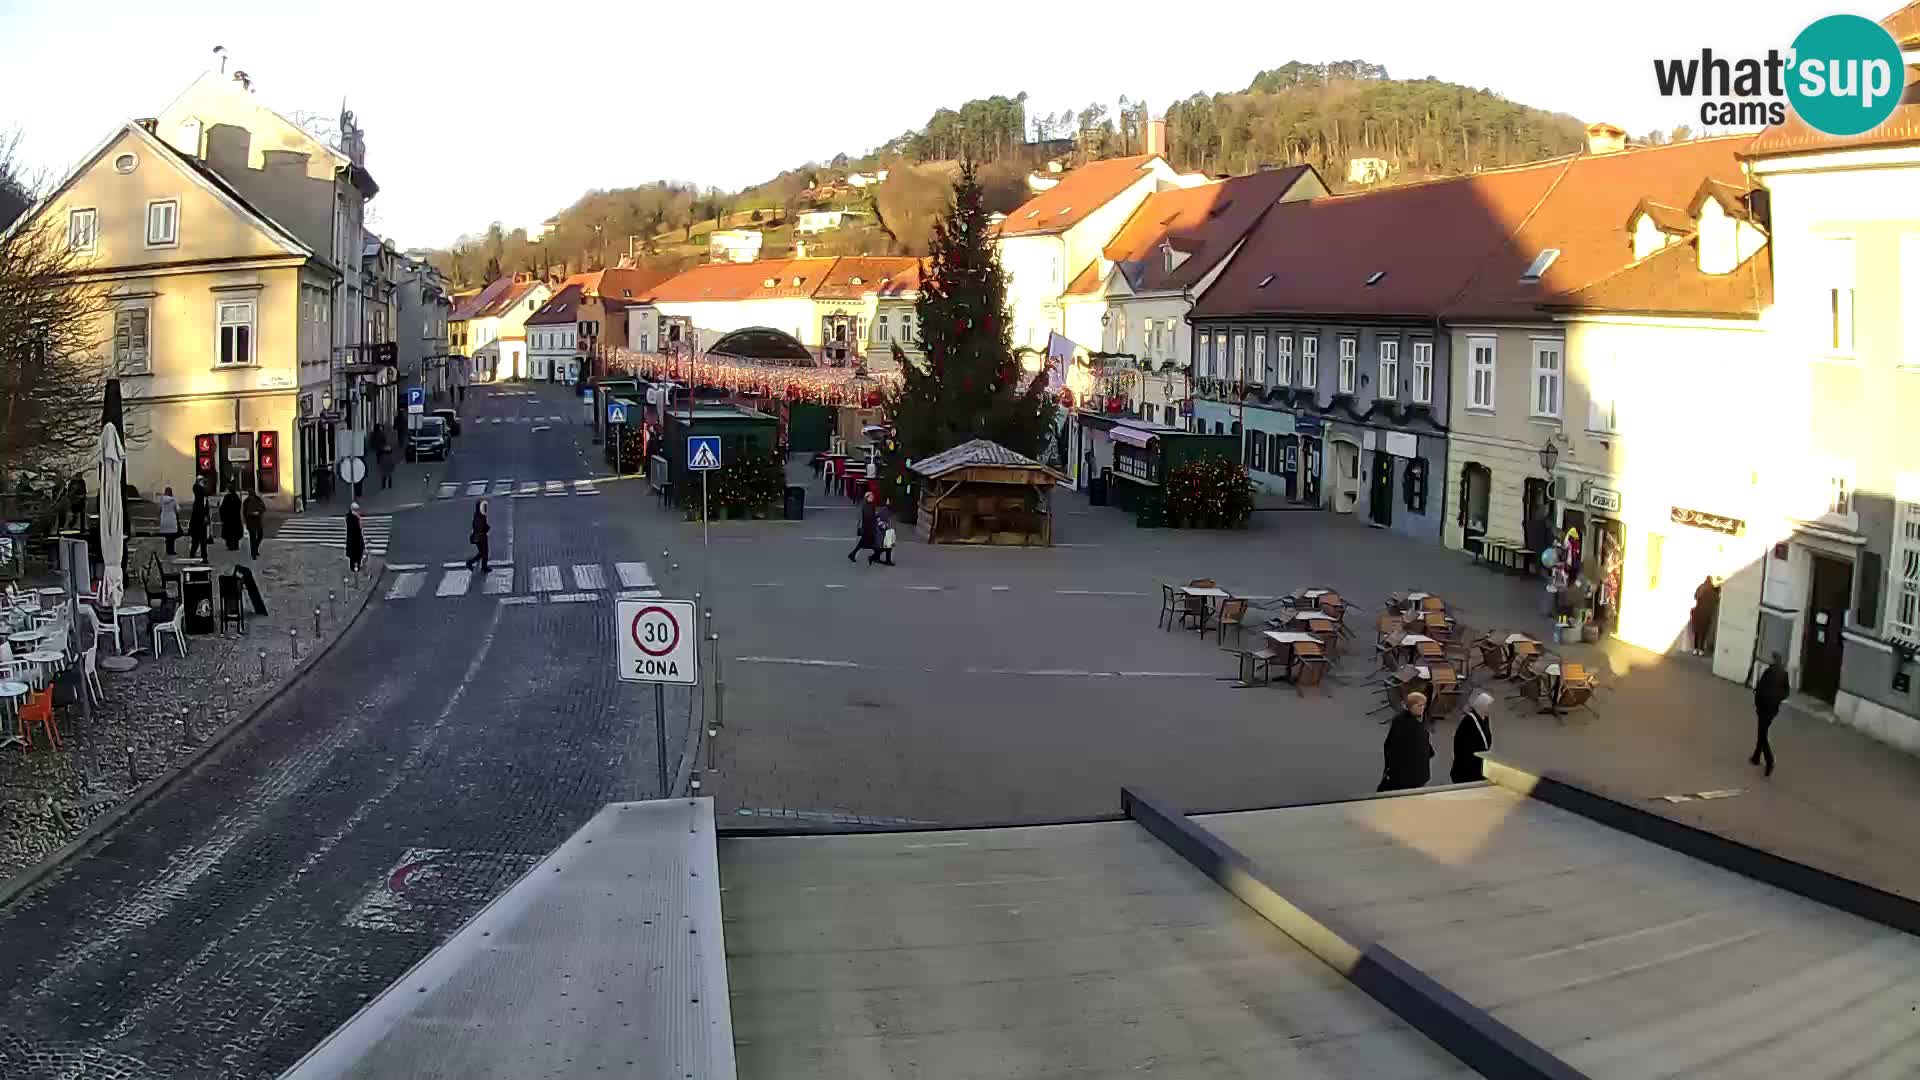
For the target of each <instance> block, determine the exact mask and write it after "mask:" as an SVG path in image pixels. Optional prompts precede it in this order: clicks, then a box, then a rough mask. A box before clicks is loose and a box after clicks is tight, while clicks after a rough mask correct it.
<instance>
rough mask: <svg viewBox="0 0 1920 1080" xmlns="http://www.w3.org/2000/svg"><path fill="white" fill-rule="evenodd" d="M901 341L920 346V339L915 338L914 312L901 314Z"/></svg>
mask: <svg viewBox="0 0 1920 1080" xmlns="http://www.w3.org/2000/svg"><path fill="white" fill-rule="evenodd" d="M900 340H901V341H904V342H907V343H909V344H918V343H919V340H920V339H919V338H916V337H914V336H913V312H911V311H903V312H901V313H900Z"/></svg>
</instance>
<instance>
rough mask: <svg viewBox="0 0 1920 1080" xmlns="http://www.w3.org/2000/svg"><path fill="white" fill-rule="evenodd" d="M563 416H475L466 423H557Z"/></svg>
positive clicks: (563, 418)
mask: <svg viewBox="0 0 1920 1080" xmlns="http://www.w3.org/2000/svg"><path fill="white" fill-rule="evenodd" d="M565 420H566V417H564V416H476V417H474V418H473V419H472V420H470V421H468V423H473V424H559V423H563V422H565Z"/></svg>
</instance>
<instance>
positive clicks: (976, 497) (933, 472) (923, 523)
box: [911, 439, 1065, 547]
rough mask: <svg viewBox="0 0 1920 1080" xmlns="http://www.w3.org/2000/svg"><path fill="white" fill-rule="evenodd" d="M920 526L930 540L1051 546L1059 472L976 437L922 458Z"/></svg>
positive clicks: (916, 470)
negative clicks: (1053, 506)
mask: <svg viewBox="0 0 1920 1080" xmlns="http://www.w3.org/2000/svg"><path fill="white" fill-rule="evenodd" d="M911 468H912V471H913V472H914V473H915V474H916V475H917V476H919V477H921V478H922V480H923V481H924V483H922V484H921V485H920V502H919V511H920V513H919V518H918V521H917V522H916V523H915V526H914V527H915V529H916V531H918V532H919V534H920V537H921V538H922V539H924V540H926V541H927V542H928V543H930V544H1001V545H1008V546H1014V547H1023V546H1025V547H1050V546H1052V544H1053V512H1052V497H1053V488H1054V484H1055V483H1056V482H1058V481H1060V480H1063V479H1065V477H1063V476H1061V475H1060V474H1059V473H1057V472H1055V471H1054V470H1052V469H1049V468H1047V467H1046V466H1045V465H1042V464H1040V463H1039V462H1037V461H1035V460H1033V459H1032V458H1030V457H1027V456H1026V455H1024V454H1017V453H1014V452H1013V451H1012V450H1009V449H1007V448H1006V447H1004V446H1001V445H1000V444H998V443H993V442H988V441H987V440H985V439H974V440H973V441H971V442H964V443H961V444H960V445H959V446H956V447H954V448H953V449H951V450H946V451H942V452H941V453H938V454H935V455H933V456H932V457H930V458H926V459H924V460H922V461H916V462H914V463H913V465H912V466H911Z"/></svg>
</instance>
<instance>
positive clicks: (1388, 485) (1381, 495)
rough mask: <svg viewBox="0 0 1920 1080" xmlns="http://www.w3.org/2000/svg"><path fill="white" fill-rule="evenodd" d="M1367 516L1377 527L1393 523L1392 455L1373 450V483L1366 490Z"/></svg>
mask: <svg viewBox="0 0 1920 1080" xmlns="http://www.w3.org/2000/svg"><path fill="white" fill-rule="evenodd" d="M1367 517H1368V519H1369V520H1370V521H1372V522H1373V524H1374V525H1376V526H1378V527H1379V528H1382V529H1384V528H1386V527H1387V526H1389V525H1391V524H1393V455H1392V454H1389V453H1387V452H1386V451H1384V450H1375V451H1374V452H1373V484H1372V486H1371V488H1370V490H1369V491H1368V492H1367Z"/></svg>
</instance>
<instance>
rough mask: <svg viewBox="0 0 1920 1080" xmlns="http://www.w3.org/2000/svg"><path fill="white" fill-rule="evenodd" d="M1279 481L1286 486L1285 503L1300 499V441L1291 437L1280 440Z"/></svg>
mask: <svg viewBox="0 0 1920 1080" xmlns="http://www.w3.org/2000/svg"><path fill="white" fill-rule="evenodd" d="M1280 453H1281V464H1280V479H1281V480H1282V481H1283V482H1284V483H1285V485H1286V491H1287V501H1288V502H1298V501H1299V499H1300V440H1299V439H1297V438H1295V437H1294V436H1292V435H1286V436H1282V437H1281V439H1280Z"/></svg>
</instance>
